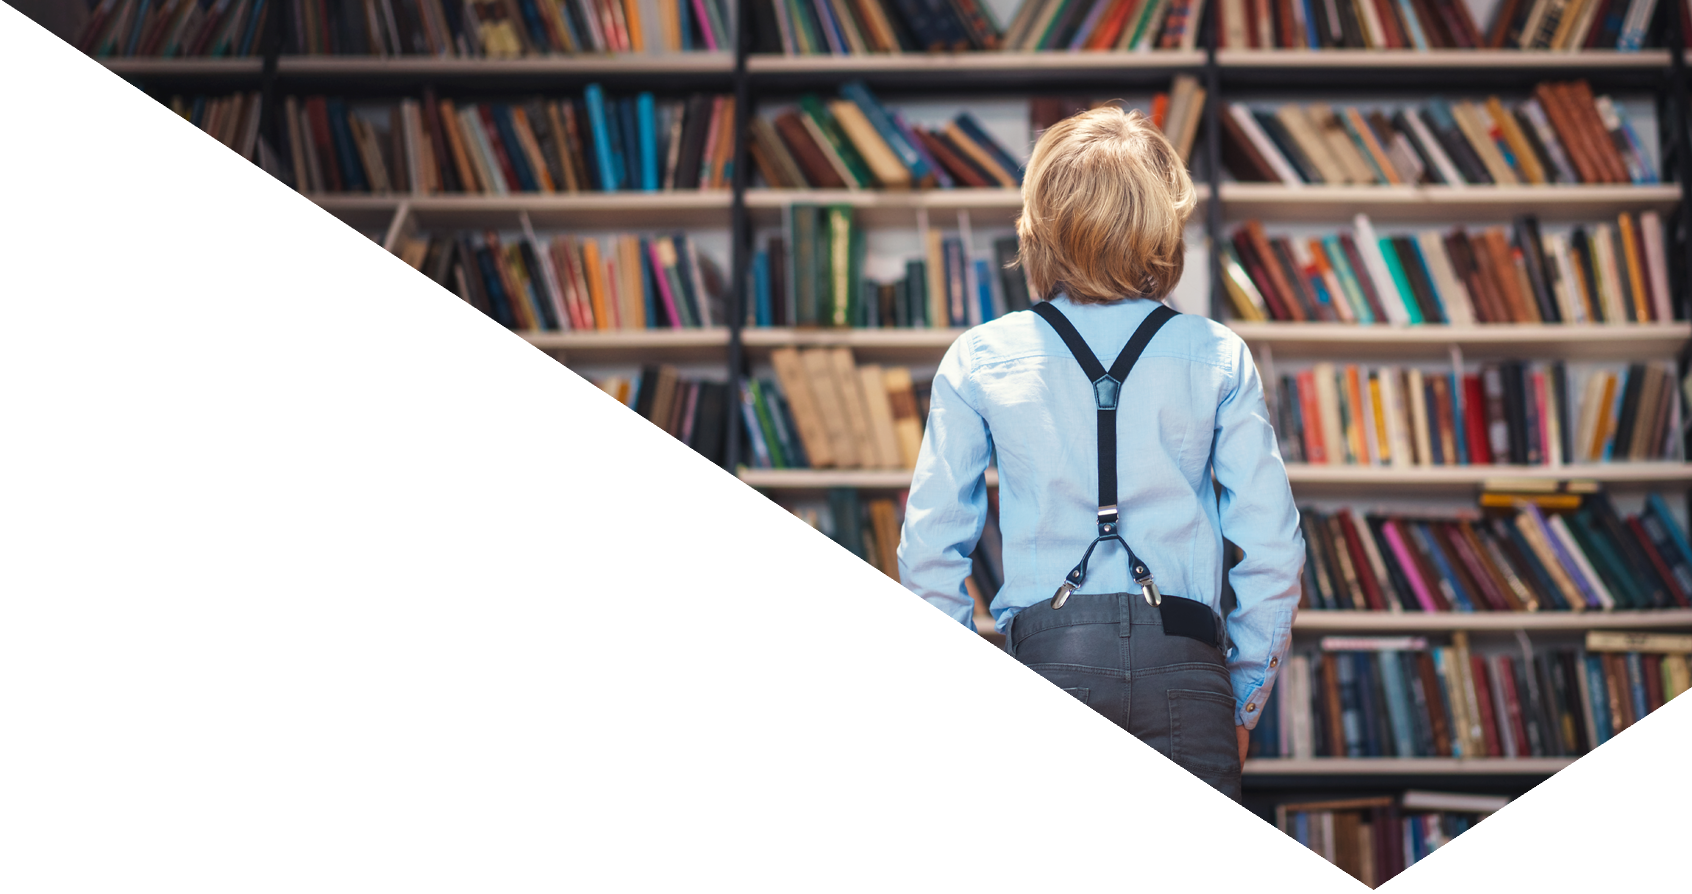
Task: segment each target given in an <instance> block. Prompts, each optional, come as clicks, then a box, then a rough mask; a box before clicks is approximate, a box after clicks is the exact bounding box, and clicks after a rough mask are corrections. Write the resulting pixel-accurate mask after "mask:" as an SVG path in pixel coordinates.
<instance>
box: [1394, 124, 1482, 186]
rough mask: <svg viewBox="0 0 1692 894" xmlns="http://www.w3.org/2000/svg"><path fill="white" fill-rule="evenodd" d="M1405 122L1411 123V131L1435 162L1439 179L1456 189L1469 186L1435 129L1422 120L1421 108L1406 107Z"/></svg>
mask: <svg viewBox="0 0 1692 894" xmlns="http://www.w3.org/2000/svg"><path fill="white" fill-rule="evenodd" d="M1404 123H1405V124H1407V125H1409V127H1410V132H1411V133H1412V134H1413V135H1414V136H1415V137H1416V142H1417V143H1418V144H1419V145H1421V147H1422V149H1423V150H1425V151H1426V152H1427V155H1428V160H1429V161H1431V162H1433V166H1434V170H1436V171H1438V172H1439V179H1441V180H1443V181H1445V185H1446V186H1449V187H1452V188H1454V189H1462V188H1464V187H1466V186H1468V184H1467V183H1465V182H1464V181H1463V174H1462V172H1460V171H1458V170H1457V165H1456V163H1455V162H1453V161H1452V160H1451V156H1450V155H1447V154H1446V152H1445V147H1444V146H1441V145H1440V144H1439V140H1438V139H1436V138H1435V137H1434V135H1433V131H1430V130H1428V125H1427V123H1426V122H1424V121H1423V120H1422V113H1421V112H1420V111H1419V110H1417V109H1405V110H1404Z"/></svg>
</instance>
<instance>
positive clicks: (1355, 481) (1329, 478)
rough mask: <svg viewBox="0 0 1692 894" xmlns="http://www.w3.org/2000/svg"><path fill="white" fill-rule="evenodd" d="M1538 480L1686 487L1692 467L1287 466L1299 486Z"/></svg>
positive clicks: (1654, 464) (1425, 485)
mask: <svg viewBox="0 0 1692 894" xmlns="http://www.w3.org/2000/svg"><path fill="white" fill-rule="evenodd" d="M1496 478H1513V479H1523V478H1526V479H1532V480H1535V481H1566V480H1571V479H1572V480H1581V481H1598V482H1601V483H1605V484H1612V485H1613V484H1640V485H1646V484H1686V483H1688V482H1692V463H1677V462H1630V463H1582V464H1578V465H1568V466H1554V467H1553V466H1430V467H1419V468H1410V469H1394V468H1384V467H1378V466H1351V465H1311V464H1309V463H1287V479H1288V480H1289V481H1291V482H1292V485H1293V487H1294V488H1299V487H1312V486H1315V487H1321V486H1344V487H1349V488H1358V489H1369V488H1381V489H1387V488H1416V489H1453V488H1459V489H1462V488H1473V487H1479V486H1480V485H1481V484H1482V483H1484V482H1485V481H1487V480H1488V479H1496Z"/></svg>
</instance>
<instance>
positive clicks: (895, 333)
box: [740, 327, 965, 365]
mask: <svg viewBox="0 0 1692 894" xmlns="http://www.w3.org/2000/svg"><path fill="white" fill-rule="evenodd" d="M964 331H965V330H963V329H786V328H779V329H778V328H770V327H764V328H749V329H746V330H743V331H742V333H741V337H740V338H741V343H742V344H744V345H745V346H746V350H747V352H748V353H750V354H751V355H752V356H753V357H755V358H763V357H767V356H768V354H769V352H770V350H771V349H772V348H780V347H787V346H793V347H800V348H807V347H847V348H851V349H852V356H853V358H854V359H856V360H858V361H859V362H861V363H900V364H906V365H917V364H932V363H936V362H938V361H939V360H940V356H941V355H942V354H944V353H946V348H948V347H950V346H951V344H952V342H954V341H957V338H958V336H959V335H962V334H963V333H964Z"/></svg>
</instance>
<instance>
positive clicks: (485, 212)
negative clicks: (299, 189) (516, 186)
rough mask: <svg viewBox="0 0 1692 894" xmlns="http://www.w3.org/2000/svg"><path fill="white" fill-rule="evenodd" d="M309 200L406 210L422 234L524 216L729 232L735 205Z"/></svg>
mask: <svg viewBox="0 0 1692 894" xmlns="http://www.w3.org/2000/svg"><path fill="white" fill-rule="evenodd" d="M306 198H308V199H310V200H311V201H313V202H316V203H317V204H318V205H320V206H322V207H323V209H324V210H326V211H328V212H329V213H331V214H334V215H335V216H337V217H340V218H342V219H343V220H347V219H349V218H350V217H351V216H353V215H365V216H369V215H373V214H381V213H386V214H388V215H390V216H391V215H393V214H394V213H395V212H397V211H398V210H399V209H400V206H401V205H404V206H405V207H406V208H407V209H408V211H409V213H410V214H411V216H412V218H413V222H414V223H415V224H416V225H417V226H418V227H421V228H423V229H429V228H442V229H483V228H489V227H491V228H495V229H512V228H515V227H517V226H518V222H519V214H528V215H529V220H530V221H532V222H533V223H534V225H535V227H536V228H541V229H561V228H569V229H577V230H601V229H605V230H614V229H619V228H625V227H632V228H653V227H661V228H672V229H673V228H677V227H726V226H728V224H729V217H730V209H731V205H732V201H733V200H732V197H731V196H730V194H729V191H728V190H726V189H712V190H686V191H677V192H608V193H607V192H584V193H568V194H559V193H553V194H537V193H514V194H511V195H504V196H491V195H413V194H410V193H386V194H379V195H344V194H317V195H309V194H308V195H307V196H306Z"/></svg>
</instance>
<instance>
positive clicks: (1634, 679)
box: [1624, 652, 1651, 723]
mask: <svg viewBox="0 0 1692 894" xmlns="http://www.w3.org/2000/svg"><path fill="white" fill-rule="evenodd" d="M1624 657H1625V660H1626V661H1627V688H1628V693H1629V694H1630V695H1631V696H1632V701H1633V722H1634V723H1638V722H1639V721H1641V720H1643V719H1645V715H1646V714H1649V713H1651V709H1650V708H1647V707H1646V706H1645V661H1644V659H1642V658H1640V657H1639V653H1638V652H1629V653H1627V655H1626V656H1624Z"/></svg>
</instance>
